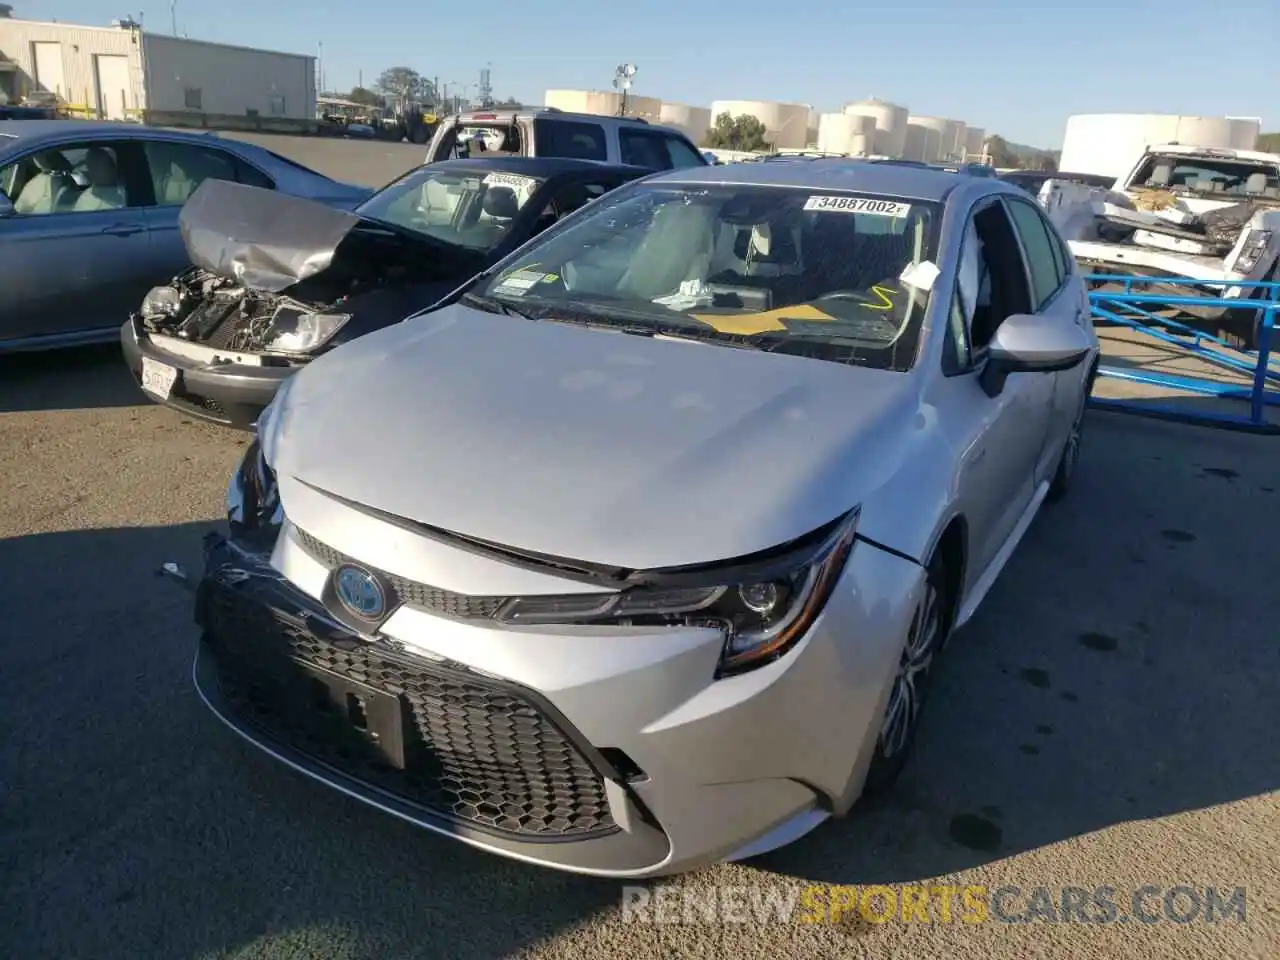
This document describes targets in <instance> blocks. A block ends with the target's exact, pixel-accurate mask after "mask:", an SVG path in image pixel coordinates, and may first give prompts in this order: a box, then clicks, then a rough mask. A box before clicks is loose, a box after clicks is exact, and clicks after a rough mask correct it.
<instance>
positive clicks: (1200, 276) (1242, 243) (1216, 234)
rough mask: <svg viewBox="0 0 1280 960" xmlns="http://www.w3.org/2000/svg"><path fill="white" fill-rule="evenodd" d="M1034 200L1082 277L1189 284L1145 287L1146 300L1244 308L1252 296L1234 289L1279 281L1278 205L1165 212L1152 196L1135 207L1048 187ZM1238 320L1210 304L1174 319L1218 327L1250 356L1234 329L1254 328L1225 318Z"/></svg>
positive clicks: (1069, 186) (1113, 195) (1071, 187)
mask: <svg viewBox="0 0 1280 960" xmlns="http://www.w3.org/2000/svg"><path fill="white" fill-rule="evenodd" d="M1039 200H1040V204H1041V206H1043V207H1044V209H1045V211H1046V212H1047V213H1048V215H1049V219H1050V220H1051V221H1053V222H1054V224H1055V226H1057V227H1058V229H1059V230H1060V231H1061V233H1062V235H1063V238H1064V239H1066V240H1067V242H1068V245H1069V246H1070V248H1071V252H1072V254H1074V256H1075V258H1076V259H1077V260H1078V261H1079V262H1080V263H1081V264H1082V266H1083V267H1084V268H1085V269H1086V270H1087V271H1089V272H1091V273H1095V274H1103V275H1112V276H1121V277H1136V278H1176V279H1179V280H1190V281H1193V284H1192V285H1186V284H1181V283H1179V284H1160V283H1158V282H1157V283H1154V284H1151V283H1148V284H1146V285H1144V287H1143V290H1144V291H1145V292H1149V293H1151V294H1153V295H1154V296H1157V297H1158V296H1160V295H1163V294H1167V295H1170V296H1177V297H1186V296H1189V295H1191V296H1196V295H1199V296H1203V297H1204V298H1205V299H1206V300H1208V301H1212V300H1218V299H1226V300H1235V299H1239V300H1241V301H1242V302H1248V301H1250V300H1252V299H1256V297H1257V295H1258V294H1257V288H1254V287H1247V286H1241V285H1240V284H1242V283H1253V282H1257V281H1267V280H1274V279H1276V278H1277V276H1278V273H1277V264H1278V263H1280V201H1277V200H1275V199H1273V198H1270V197H1255V198H1250V199H1249V200H1246V201H1243V202H1240V203H1234V204H1229V205H1223V206H1220V207H1217V208H1215V209H1213V210H1207V211H1204V212H1200V213H1191V212H1188V211H1187V210H1184V209H1180V208H1174V207H1169V206H1166V207H1162V208H1159V209H1157V208H1156V206H1157V204H1156V200H1155V199H1154V198H1153V196H1152V195H1151V194H1150V192H1148V193H1145V194H1142V195H1140V196H1138V197H1137V198H1136V199H1135V198H1134V197H1131V196H1129V195H1127V194H1125V193H1120V192H1117V191H1109V190H1102V189H1098V188H1094V187H1086V186H1082V185H1079V184H1073V183H1067V182H1065V181H1060V180H1052V179H1051V180H1048V181H1046V182H1045V183H1044V185H1043V186H1042V188H1041V190H1040V193H1039ZM1175 214H1176V215H1175ZM1095 286H1097V284H1095ZM1120 286H1123V283H1122V282H1121V281H1115V282H1110V283H1103V284H1102V285H1101V289H1111V288H1112V287H1115V288H1116V289H1119V288H1120ZM1238 312H1240V310H1239V308H1234V307H1224V306H1221V305H1217V304H1212V303H1210V304H1208V305H1206V306H1204V307H1201V306H1197V305H1184V306H1182V307H1181V308H1180V309H1178V310H1177V311H1176V313H1178V314H1179V315H1180V316H1185V317H1186V318H1190V319H1192V320H1200V321H1222V322H1223V325H1222V326H1220V327H1218V333H1219V335H1224V336H1227V337H1228V338H1232V339H1234V340H1235V341H1237V343H1238V345H1240V346H1243V347H1245V348H1246V349H1252V348H1253V337H1252V336H1251V335H1249V333H1248V330H1247V329H1245V332H1244V334H1241V333H1240V331H1237V330H1236V329H1235V328H1236V327H1237V326H1240V322H1243V323H1244V327H1245V328H1251V327H1252V326H1253V321H1252V319H1251V318H1249V319H1245V320H1243V321H1240V318H1237V317H1233V316H1229V315H1232V314H1236V313H1238ZM1250 313H1251V311H1250ZM1237 321H1240V322H1237Z"/></svg>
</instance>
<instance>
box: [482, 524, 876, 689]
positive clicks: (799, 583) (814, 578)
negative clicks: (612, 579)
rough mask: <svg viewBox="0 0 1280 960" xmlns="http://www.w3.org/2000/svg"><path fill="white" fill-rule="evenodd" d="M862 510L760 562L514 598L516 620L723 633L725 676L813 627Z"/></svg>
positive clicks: (506, 608) (505, 616)
mask: <svg viewBox="0 0 1280 960" xmlns="http://www.w3.org/2000/svg"><path fill="white" fill-rule="evenodd" d="M857 520H858V512H857V511H856V510H854V511H852V512H851V513H849V514H846V515H845V516H843V517H841V518H840V519H839V520H837V521H835V522H834V523H832V524H828V525H827V526H826V527H824V528H822V529H821V530H819V531H816V532H815V533H814V534H811V535H809V536H808V537H804V538H802V539H801V540H800V541H797V542H796V543H794V544H792V545H789V546H788V547H785V548H783V549H781V550H779V551H776V552H771V553H770V554H769V555H767V556H765V557H763V558H761V559H758V560H757V559H752V558H747V559H745V560H743V561H740V562H733V561H731V562H729V563H727V564H724V565H717V566H715V567H703V568H697V569H689V568H676V569H672V570H663V571H654V572H651V573H648V574H644V575H642V577H641V581H640V583H638V584H637V585H635V586H632V587H628V588H626V589H623V590H620V591H618V592H616V593H588V594H568V595H557V596H541V595H538V596H525V597H513V598H511V599H509V600H507V601H506V602H505V603H503V605H502V606H501V607H500V608H499V610H498V612H497V614H496V616H497V619H499V620H501V621H503V622H506V623H512V624H553V623H554V624H618V625H622V626H643V625H667V626H674V625H689V626H702V627H715V628H717V629H719V630H720V631H721V632H722V633H723V634H724V638H725V639H724V649H723V652H722V654H721V658H720V669H719V673H720V675H722V676H724V675H729V674H733V673H740V672H742V671H743V670H750V669H753V668H755V667H759V666H762V665H764V664H765V663H768V662H770V661H772V660H776V659H777V658H778V657H780V656H782V655H783V654H784V653H786V652H787V651H788V650H789V649H790V648H791V647H792V646H793V645H794V644H795V643H796V642H797V641H799V640H800V638H801V637H803V636H804V635H805V634H806V633H807V632H808V631H809V628H810V627H812V626H813V623H814V621H815V620H817V618H818V615H819V614H820V613H821V612H822V610H823V608H824V606H825V605H826V602H827V599H828V598H829V597H830V596H831V591H832V589H833V588H834V587H835V584H836V581H837V580H839V578H840V574H841V572H842V571H843V569H844V564H845V561H846V560H847V559H848V556H849V552H850V551H851V550H852V549H853V544H854V537H855V534H856V532H857Z"/></svg>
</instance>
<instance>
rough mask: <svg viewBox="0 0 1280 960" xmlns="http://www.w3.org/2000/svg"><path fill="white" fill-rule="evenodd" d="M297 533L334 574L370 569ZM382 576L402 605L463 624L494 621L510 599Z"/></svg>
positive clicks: (303, 546)
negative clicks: (353, 567)
mask: <svg viewBox="0 0 1280 960" xmlns="http://www.w3.org/2000/svg"><path fill="white" fill-rule="evenodd" d="M293 529H294V531H295V533H296V534H297V540H298V543H299V545H300V546H301V547H302V549H303V550H305V551H306V552H307V553H308V554H310V555H311V556H312V557H313V558H315V559H316V560H318V561H320V562H321V563H323V564H324V565H325V566H326V567H328V568H329V569H330V570H332V569H333V568H334V567H337V566H339V565H341V564H344V563H354V564H358V565H360V566H368V564H365V563H362V562H361V561H359V560H355V559H353V558H351V557H348V556H347V555H346V554H344V553H340V552H339V551H337V550H335V549H334V548H333V547H331V546H329V545H328V544H327V543H324V542H322V541H320V540H317V539H316V538H315V537H314V536H312V535H311V534H309V533H307V532H306V531H305V530H303V529H302V528H300V527H294V528H293ZM378 572H379V573H381V574H382V575H383V576H384V577H386V578H387V580H389V581H390V582H391V585H392V587H393V588H394V589H395V591H396V595H397V596H398V597H399V599H400V601H401V602H402V603H407V604H410V605H411V606H415V607H421V608H422V609H424V610H428V611H430V612H431V613H438V614H441V615H442V616H446V617H454V618H456V619H460V620H489V619H492V618H493V617H494V616H495V615H496V614H497V612H498V610H499V609H501V607H502V604H503V603H505V602H506V599H507V598H506V597H480V596H471V595H470V594H466V593H454V592H453V591H452V590H444V589H442V588H440V587H433V586H430V585H429V584H425V583H418V582H417V581H416V580H409V579H407V578H405V577H400V576H396V575H395V574H391V573H387V572H385V571H382V570H380V571H378Z"/></svg>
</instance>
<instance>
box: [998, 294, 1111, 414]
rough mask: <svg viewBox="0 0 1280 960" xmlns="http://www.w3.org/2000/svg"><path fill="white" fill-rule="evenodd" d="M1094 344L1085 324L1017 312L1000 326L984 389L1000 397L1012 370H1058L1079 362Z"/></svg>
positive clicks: (1017, 371)
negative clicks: (1080, 324)
mask: <svg viewBox="0 0 1280 960" xmlns="http://www.w3.org/2000/svg"><path fill="white" fill-rule="evenodd" d="M1092 348H1093V345H1092V343H1091V342H1090V340H1089V337H1088V335H1087V334H1086V332H1085V330H1084V328H1083V327H1078V326H1076V325H1075V324H1074V323H1064V322H1063V321H1061V320H1055V319H1053V318H1051V317H1046V316H1044V315H1043V314H1036V313H1015V314H1013V315H1012V316H1010V317H1008V318H1006V319H1005V321H1004V323H1002V324H1000V326H999V327H997V328H996V332H995V335H994V336H993V337H992V338H991V345H990V347H989V348H988V353H987V365H986V366H985V367H984V368H983V370H982V376H981V378H980V381H981V383H982V389H983V390H984V391H985V392H986V394H987V396H989V397H998V396H999V395H1000V392H1001V391H1002V390H1004V384H1005V381H1006V380H1008V379H1009V374H1011V373H1054V372H1056V371H1059V370H1070V369H1071V368H1072V367H1074V366H1077V365H1078V364H1079V363H1080V362H1081V361H1082V360H1084V358H1085V357H1087V356H1088V355H1089V351H1090V350H1091V349H1092Z"/></svg>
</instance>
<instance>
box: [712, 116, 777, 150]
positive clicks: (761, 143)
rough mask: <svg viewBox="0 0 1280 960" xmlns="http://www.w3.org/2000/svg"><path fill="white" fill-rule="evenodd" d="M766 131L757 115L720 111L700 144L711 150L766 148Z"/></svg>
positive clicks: (768, 146)
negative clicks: (738, 115) (733, 114)
mask: <svg viewBox="0 0 1280 960" xmlns="http://www.w3.org/2000/svg"><path fill="white" fill-rule="evenodd" d="M767 133H768V131H767V130H766V129H765V126H764V124H763V123H761V122H760V120H759V118H757V117H753V116H751V115H750V114H744V115H742V116H740V117H734V116H732V115H730V114H728V113H722V114H720V115H719V116H717V117H716V120H715V123H713V124H712V125H711V129H710V130H708V131H707V136H706V138H705V139H704V140H703V141H702V145H703V146H704V147H710V148H711V149H713V150H748V151H750V150H768V149H769V148H770V144H769V141H768V140H767V139H766V134H767Z"/></svg>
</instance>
